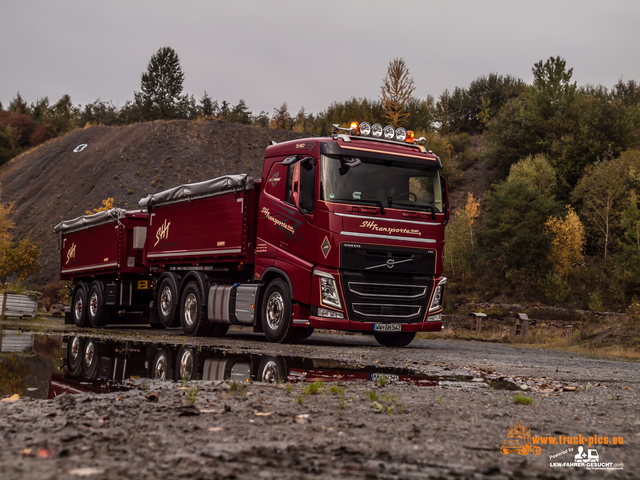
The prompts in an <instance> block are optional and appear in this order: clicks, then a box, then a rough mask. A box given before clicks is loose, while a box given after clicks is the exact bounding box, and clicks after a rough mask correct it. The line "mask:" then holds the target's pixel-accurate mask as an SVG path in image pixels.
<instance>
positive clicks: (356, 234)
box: [148, 231, 436, 256]
mask: <svg viewBox="0 0 640 480" xmlns="http://www.w3.org/2000/svg"><path fill="white" fill-rule="evenodd" d="M340 235H344V236H346V237H362V238H386V239H388V240H401V241H406V242H420V243H436V241H435V240H434V239H433V238H411V237H396V236H395V235H376V234H374V233H359V232H344V231H343V232H340ZM148 256H149V255H148Z"/></svg>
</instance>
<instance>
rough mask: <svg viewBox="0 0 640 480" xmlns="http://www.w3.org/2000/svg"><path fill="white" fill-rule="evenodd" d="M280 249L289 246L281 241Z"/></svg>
mask: <svg viewBox="0 0 640 480" xmlns="http://www.w3.org/2000/svg"><path fill="white" fill-rule="evenodd" d="M280 247H281V248H289V244H288V243H287V242H285V241H283V240H280Z"/></svg>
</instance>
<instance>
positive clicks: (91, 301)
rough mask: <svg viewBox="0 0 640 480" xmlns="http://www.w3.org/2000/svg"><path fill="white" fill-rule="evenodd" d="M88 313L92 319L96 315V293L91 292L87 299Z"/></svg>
mask: <svg viewBox="0 0 640 480" xmlns="http://www.w3.org/2000/svg"><path fill="white" fill-rule="evenodd" d="M89 312H90V313H91V316H92V317H95V316H96V315H98V294H97V293H96V292H93V293H92V294H91V298H90V299H89Z"/></svg>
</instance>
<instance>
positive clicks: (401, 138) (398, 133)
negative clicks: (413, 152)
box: [396, 127, 407, 142]
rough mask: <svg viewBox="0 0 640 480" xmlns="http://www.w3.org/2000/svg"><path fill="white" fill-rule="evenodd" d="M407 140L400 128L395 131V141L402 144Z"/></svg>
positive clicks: (405, 134)
mask: <svg viewBox="0 0 640 480" xmlns="http://www.w3.org/2000/svg"><path fill="white" fill-rule="evenodd" d="M406 139H407V131H406V130H405V129H404V128H402V127H400V128H398V129H397V130H396V140H397V141H399V142H404V141H405V140H406Z"/></svg>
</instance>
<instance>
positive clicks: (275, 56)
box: [0, 0, 640, 115]
mask: <svg viewBox="0 0 640 480" xmlns="http://www.w3.org/2000/svg"><path fill="white" fill-rule="evenodd" d="M639 25H640V1H638V0H613V1H610V2H603V1H602V0H598V1H595V0H581V1H560V0H554V1H536V2H524V1H519V0H482V1H446V2H444V1H439V2H436V1H399V0H395V1H391V0H387V1H377V0H368V1H356V0H340V1H333V0H322V1H316V2H311V1H305V0H297V1H293V0H291V1H288V0H269V1H266V0H256V1H243V0H233V1H227V2H221V1H214V0H209V1H188V0H183V1H180V2H176V1H173V2H172V1H168V0H153V1H150V0H144V1H135V0H128V1H116V0H109V1H100V2H98V1H88V0H82V1H81V0H68V1H53V0H34V1H31V0H19V1H11V0H4V1H3V2H2V5H1V6H0V101H1V102H2V103H3V105H4V107H5V108H7V107H8V104H9V102H10V101H11V99H12V98H14V97H15V94H16V92H17V91H20V93H21V94H22V96H23V98H24V99H25V100H26V101H27V102H29V103H31V102H34V101H35V100H36V99H37V98H38V97H44V96H48V97H49V100H50V101H51V102H52V103H53V102H55V101H57V100H58V99H59V98H60V97H61V96H62V95H63V94H65V93H67V94H69V95H71V99H72V101H73V103H74V104H83V105H84V104H86V103H90V102H93V101H94V100H96V99H102V100H111V101H113V102H114V103H115V104H116V105H117V106H122V105H123V104H124V102H125V101H127V100H132V99H133V92H134V91H136V90H140V77H141V74H142V72H143V71H144V70H146V66H147V63H148V62H149V59H150V57H151V55H153V54H154V53H155V52H157V50H158V49H159V48H161V47H164V46H170V47H172V48H174V49H175V50H176V52H177V53H178V55H179V57H180V62H181V65H182V70H183V72H184V73H185V82H184V92H185V93H189V94H193V95H194V96H195V97H196V99H200V98H201V97H202V94H203V92H204V91H205V90H206V91H207V92H208V93H209V95H210V96H211V97H212V98H213V99H215V100H218V101H221V100H227V101H229V102H230V103H232V104H235V103H237V102H238V100H239V99H241V98H242V99H244V100H245V101H246V103H247V106H248V107H249V108H250V109H251V110H252V111H253V112H254V113H258V112H259V111H260V110H265V111H266V112H268V113H269V114H270V115H271V114H273V109H274V107H277V106H279V105H281V104H282V102H283V101H286V102H287V103H288V105H289V109H290V111H292V112H297V111H298V110H299V109H300V108H301V107H304V108H305V109H306V111H307V112H313V113H318V112H320V111H322V110H324V109H325V108H326V107H327V106H329V105H330V104H331V102H332V101H344V100H347V99H349V98H350V97H352V96H356V97H367V98H377V97H378V96H379V93H380V85H381V84H382V80H383V78H384V76H385V74H386V70H387V66H388V64H389V62H390V61H391V60H392V59H393V58H396V57H402V58H404V60H405V62H406V64H407V66H408V67H409V70H410V73H411V76H412V77H413V79H414V81H415V85H416V90H415V95H416V96H418V97H421V98H424V97H426V96H427V95H429V94H431V95H433V96H434V97H436V98H437V97H438V96H439V95H440V94H441V93H442V91H443V90H444V89H447V88H448V89H450V90H451V89H453V88H454V87H455V86H461V87H466V86H468V85H469V82H471V81H472V80H473V79H475V78H477V77H479V76H481V75H486V74H488V73H491V72H497V73H499V74H505V75H506V74H511V75H514V76H517V77H520V78H522V79H523V80H525V81H526V82H531V80H532V74H531V67H532V66H533V64H534V63H535V62H537V61H538V60H546V59H547V58H549V57H550V56H556V55H560V56H561V57H563V58H564V59H566V61H567V65H568V67H573V79H574V80H575V81H577V82H578V84H579V85H584V84H589V83H590V84H602V85H605V86H607V87H611V86H612V85H614V84H615V83H616V82H617V80H618V79H620V78H623V79H625V80H629V79H634V80H636V81H640V55H639V53H640V48H639V47H640V27H639Z"/></svg>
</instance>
